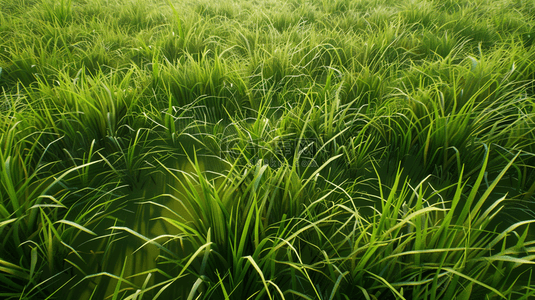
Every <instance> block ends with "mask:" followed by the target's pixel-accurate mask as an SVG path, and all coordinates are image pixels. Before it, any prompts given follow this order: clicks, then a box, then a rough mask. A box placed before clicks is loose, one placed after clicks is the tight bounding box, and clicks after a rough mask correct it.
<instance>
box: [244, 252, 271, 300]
mask: <svg viewBox="0 0 535 300" xmlns="http://www.w3.org/2000/svg"><path fill="white" fill-rule="evenodd" d="M245 258H246V259H247V260H248V261H249V262H250V263H251V265H252V266H253V268H255V270H256V272H257V273H258V275H260V279H262V283H263V284H264V288H265V289H266V292H267V294H268V297H269V299H273V298H272V297H271V293H270V292H269V288H268V283H267V282H266V278H264V273H263V272H262V270H261V269H260V267H259V266H258V265H257V264H256V262H255V261H254V259H253V258H252V257H251V256H250V255H248V256H246V257H245Z"/></svg>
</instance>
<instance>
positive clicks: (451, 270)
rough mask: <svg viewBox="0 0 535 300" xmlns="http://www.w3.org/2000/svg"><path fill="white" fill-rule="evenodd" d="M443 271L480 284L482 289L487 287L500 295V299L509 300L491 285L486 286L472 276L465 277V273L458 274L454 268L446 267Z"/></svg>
mask: <svg viewBox="0 0 535 300" xmlns="http://www.w3.org/2000/svg"><path fill="white" fill-rule="evenodd" d="M442 269H443V270H446V271H448V272H450V273H453V274H455V275H457V276H459V277H462V278H464V279H466V280H468V281H471V282H473V283H475V284H478V285H480V286H482V287H485V288H487V289H489V290H491V291H493V292H494V293H496V295H498V296H500V297H502V298H504V299H507V298H506V297H505V296H504V295H503V294H502V293H500V291H498V290H496V289H495V288H493V287H491V286H489V285H486V284H484V283H483V282H481V281H479V280H476V279H474V278H472V277H470V276H468V275H465V274H463V273H461V272H457V271H455V270H454V269H452V268H446V267H443V268H442Z"/></svg>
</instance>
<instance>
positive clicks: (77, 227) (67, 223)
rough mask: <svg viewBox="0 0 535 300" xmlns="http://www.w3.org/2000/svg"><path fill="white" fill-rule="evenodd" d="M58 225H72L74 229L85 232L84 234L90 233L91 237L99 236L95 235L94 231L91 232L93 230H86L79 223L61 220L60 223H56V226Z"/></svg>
mask: <svg viewBox="0 0 535 300" xmlns="http://www.w3.org/2000/svg"><path fill="white" fill-rule="evenodd" d="M56 223H62V224H66V225H70V226H72V227H74V228H76V229H79V230H81V231H83V232H86V233H89V234H90V235H94V236H97V234H96V233H94V232H93V231H91V230H89V229H87V228H85V227H84V226H82V225H80V224H78V223H75V222H73V221H68V220H59V221H56V222H55V223H54V224H56Z"/></svg>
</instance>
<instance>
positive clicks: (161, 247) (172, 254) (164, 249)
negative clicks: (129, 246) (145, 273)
mask: <svg viewBox="0 0 535 300" xmlns="http://www.w3.org/2000/svg"><path fill="white" fill-rule="evenodd" d="M108 229H111V230H114V229H117V230H123V231H126V232H128V233H130V234H132V235H134V236H136V237H138V238H140V239H142V240H144V241H145V242H149V243H150V244H151V245H154V246H156V247H158V249H160V250H162V251H164V252H165V253H167V254H170V255H171V256H172V257H176V254H175V253H173V252H171V251H169V250H168V249H167V248H165V247H163V246H162V245H160V243H158V242H156V241H154V240H152V239H149V238H147V237H145V236H144V235H142V234H140V233H138V232H136V231H134V230H132V229H130V228H128V227H122V226H111V227H110V228H108Z"/></svg>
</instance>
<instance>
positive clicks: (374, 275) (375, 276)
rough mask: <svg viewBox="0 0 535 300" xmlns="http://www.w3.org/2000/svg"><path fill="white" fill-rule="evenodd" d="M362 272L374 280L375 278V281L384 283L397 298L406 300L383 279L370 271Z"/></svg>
mask: <svg viewBox="0 0 535 300" xmlns="http://www.w3.org/2000/svg"><path fill="white" fill-rule="evenodd" d="M364 272H366V273H368V274H370V275H372V276H373V277H374V278H376V279H377V280H379V281H381V282H382V283H384V284H385V285H386V287H388V288H389V289H390V290H391V291H392V292H393V293H394V294H396V295H397V296H398V297H399V298H401V299H403V300H406V299H405V297H403V295H402V294H401V293H400V292H398V290H396V289H395V288H394V287H393V286H392V285H391V284H390V283H389V282H388V281H387V280H386V279H384V278H383V277H381V276H379V275H376V274H374V273H372V272H370V271H367V270H364Z"/></svg>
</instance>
